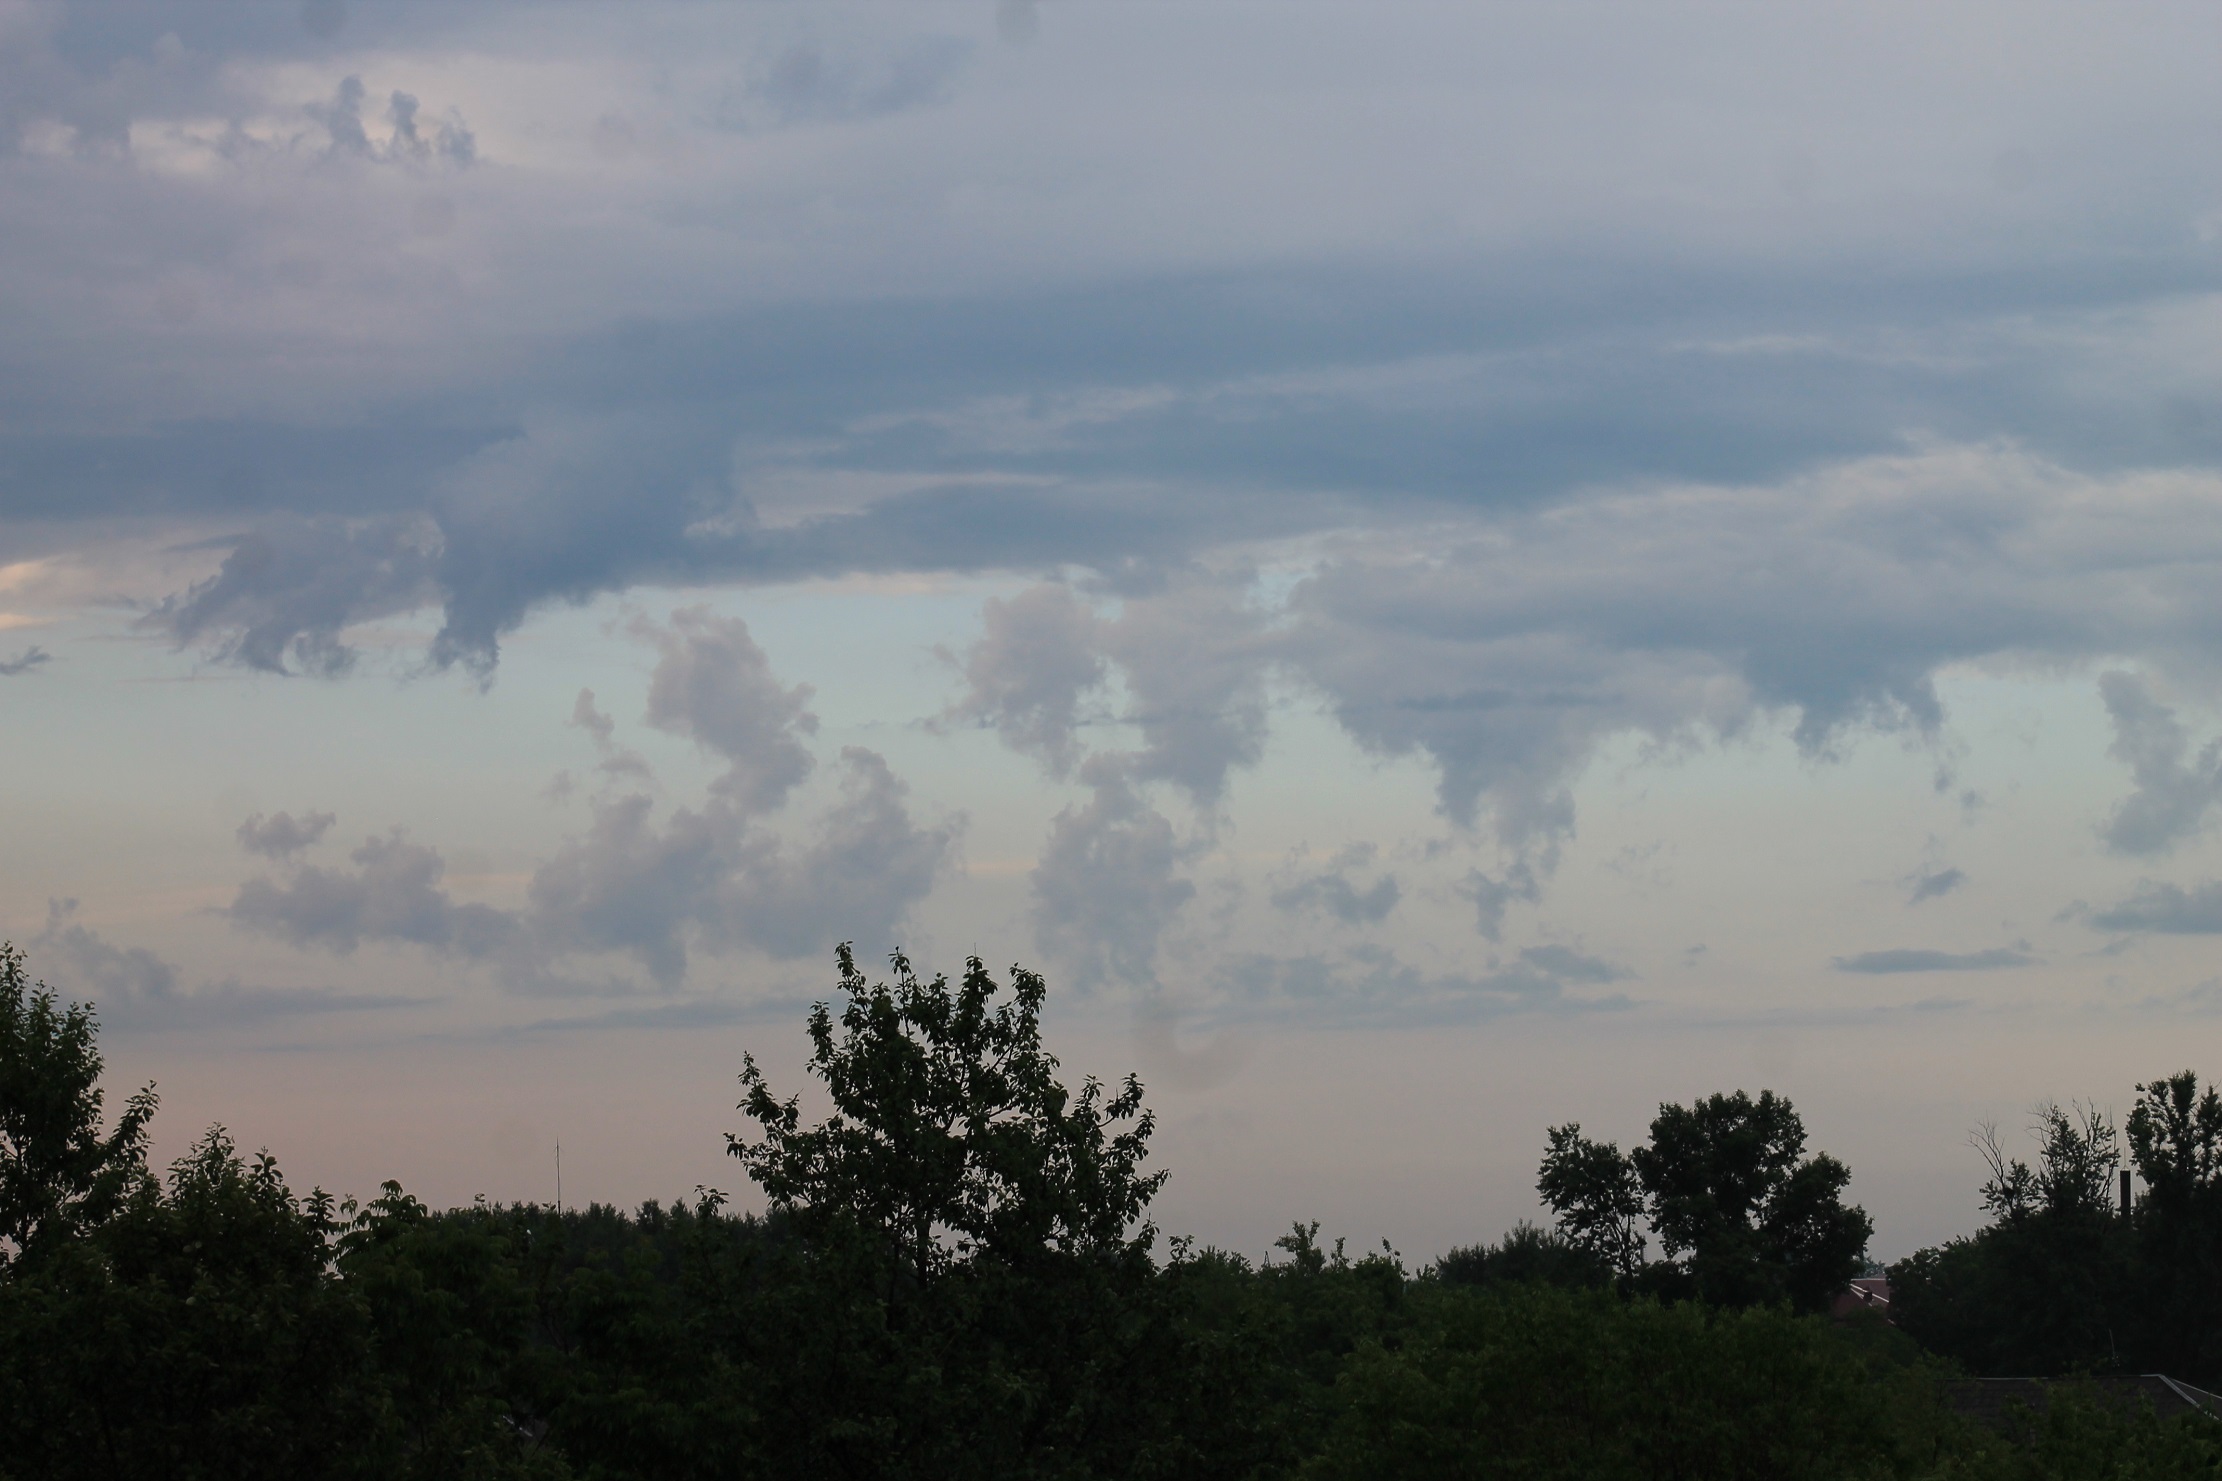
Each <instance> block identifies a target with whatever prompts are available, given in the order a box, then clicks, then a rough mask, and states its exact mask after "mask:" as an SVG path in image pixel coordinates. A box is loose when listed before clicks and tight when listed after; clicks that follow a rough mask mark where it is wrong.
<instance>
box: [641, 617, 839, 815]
mask: <svg viewBox="0 0 2222 1481" xmlns="http://www.w3.org/2000/svg"><path fill="white" fill-rule="evenodd" d="M633 631H634V633H635V634H636V635H638V636H639V637H641V638H643V639H645V640H647V641H648V642H650V643H652V644H654V645H655V646H656V648H657V649H658V650H659V651H660V652H661V653H662V655H663V656H662V658H661V659H660V660H659V661H658V662H657V664H656V670H655V673H654V675H653V676H652V677H651V678H650V680H649V683H648V723H649V724H651V725H654V726H656V727H657V728H658V729H660V730H667V731H670V732H671V733H672V734H674V735H684V736H688V737H691V738H692V739H693V740H694V742H695V743H696V744H697V745H699V746H701V747H702V748H703V749H704V750H707V751H711V752H714V753H716V754H717V755H719V756H721V757H723V758H724V759H725V761H726V763H727V770H726V773H725V775H724V776H722V777H720V778H719V779H718V780H717V781H716V782H715V783H713V784H712V790H714V791H716V792H718V793H720V794H722V795H724V796H729V797H731V798H732V799H733V801H734V802H735V804H736V805H738V806H739V807H740V808H741V809H742V810H743V811H744V812H751V813H754V812H768V811H771V810H773V809H776V808H777V807H778V806H779V805H780V803H782V802H784V801H785V800H786V797H787V794H788V793H789V792H790V791H792V790H793V789H794V788H795V786H796V785H797V784H799V783H800V782H801V781H802V780H803V779H804V778H805V777H807V776H809V775H810V769H811V766H812V764H813V762H812V760H811V756H810V751H809V748H808V747H806V746H805V745H804V744H803V743H802V741H801V740H800V739H798V737H799V736H804V735H812V734H815V733H816V731H817V729H818V717H817V716H816V715H813V714H812V713H810V709H809V704H810V694H811V689H810V686H809V685H807V684H797V685H795V686H794V687H793V688H792V689H787V688H782V687H781V686H780V683H779V681H778V680H777V679H775V678H774V677H773V676H772V669H771V660H770V659H769V658H766V657H765V656H764V650H763V649H761V648H759V647H757V646H756V642H755V640H754V639H753V638H751V637H750V636H749V632H748V624H747V623H745V622H743V621H741V620H740V619H739V618H737V617H719V616H716V615H715V614H713V613H712V612H711V611H710V609H709V608H707V607H685V608H681V609H680V610H679V611H676V612H674V613H672V614H671V622H670V625H669V626H662V627H660V626H658V625H656V624H655V623H652V622H649V621H646V620H645V619H643V620H641V621H638V622H635V623H634V625H633Z"/></svg>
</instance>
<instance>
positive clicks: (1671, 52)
mask: <svg viewBox="0 0 2222 1481" xmlns="http://www.w3.org/2000/svg"><path fill="white" fill-rule="evenodd" d="M2218 54H2222V13H2218V12H2217V11H2216V10H2215V9H2214V8H2213V7H2212V6H2208V5H2203V4H2202V5H2186V6H2182V7H2161V6H2118V7H2109V8H2106V9H2103V10H2102V9H2098V8H2093V7H2087V6H2074V7H2057V8H2055V7H2048V6H2044V5H2039V4H2034V3H2029V0H2016V3H2013V4H1999V5H1973V4H1970V5H1957V6H1953V5H1943V6H1940V5H1937V4H1934V3H1924V4H1920V5H1907V6H1903V7H1894V6H1890V5H1885V4H1877V3H1862V4H1859V5H1856V6H1850V5H1847V6H1843V7H1838V8H1827V7H1821V6H1799V7H1781V6H1751V7H1701V6H1694V5H1679V6H1651V7H1631V6H1603V5H1597V6H1586V5H1569V4H1564V3H1553V4H1548V5H1536V6H1520V5H1515V4H1510V3H1504V4H1493V5H1488V6H1475V5H1468V4H1455V5H1445V6H1440V7H1437V6H1430V5H1427V4H1423V3H1419V0H1400V3H1397V4H1394V5H1380V4H1363V5H1361V4H1340V5H1313V4H1303V3H1296V0H1272V3H1258V4H1238V3H1231V0H1229V3H1221V0H1205V3H1195V0H1183V3H1180V4H1167V5H1154V4H1148V3H1140V0H1118V3H1109V0H1098V3H1090V0H1036V3H1028V0H1003V3H1000V4H998V3H992V0H966V3H952V4H946V5H941V4H930V3H902V4H895V3H885V4H879V5H872V6H860V7H844V6H839V5H832V4H814V5H808V6H805V5H799V4H798V5H784V4H758V5H734V4H723V3H721V4H710V5H700V6H690V5H679V4H668V5H666V4H656V5H627V6H614V5H607V4H599V3H596V4H584V5H571V6H567V5H561V4H546V3H535V4H532V5H529V6H525V5H517V6H505V5H501V4H496V3H474V4H471V5H455V4H451V3H427V4H408V3H391V4H380V3H374V0H309V3H307V4H297V3H292V0H283V3H281V0H268V3H243V4H221V3H215V0H178V3H172V4H152V3H150V4H125V3H121V0H116V3H100V4H75V3H64V0H0V243H4V248H0V717H4V726H5V728H4V731H0V734H4V737H5V747H6V752H5V754H6V761H7V765H6V767H5V768H4V770H0V807H4V810H5V811H4V816H5V818H6V820H7V837H8V847H7V849H6V850H5V852H4V855H0V929H4V931H5V933H6V934H7V935H9V936H10V937H12V938H13V939H14V940H15V941H16V942H17V943H18V944H19V945H21V946H23V947H24V948H25V949H26V950H27V951H28V952H29V953H30V957H31V964H32V968H33V970H34V972H35V973H37V974H38V975H40V976H42V977H44V978H46V979H47V980H49V981H50V982H52V983H54V984H55V985H56V986H57V987H59V988H62V989H64V990H66V991H68V992H70V993H72V994H75V995H78V996H84V997H90V998H92V999H94V1000H96V1001H97V1002H98V1003H99V1005H100V1009H101V1013H102V1018H103V1022H104V1023H105V1024H106V1026H107V1027H106V1035H107V1043H108V1045H109V1049H110V1054H111V1060H112V1063H113V1066H114V1069H115V1075H116V1078H117V1079H118V1080H119V1081H122V1080H130V1081H133V1082H136V1081H138V1080H143V1079H146V1078H150V1077H151V1078H154V1079H156V1080H157V1081H159V1082H160V1084H161V1086H162V1088H163V1091H164V1094H165V1110H164V1112H163V1117H162V1124H163V1125H164V1126H165V1127H166V1131H165V1135H166V1137H167V1138H168V1141H167V1142H165V1143H164V1145H165V1147H177V1146H181V1145H182V1144H183V1142H184V1141H185V1140H186V1139H188V1138H189V1137H190V1136H191V1135H192V1134H193V1133H195V1132H197V1131H198V1129H199V1128H200V1126H202V1125H204V1124H206V1123H207V1122H208V1121H212V1120H219V1119H220V1120H223V1121H225V1122H226V1123H228V1124H229V1125H231V1126H232V1128H233V1129H234V1131H235V1133H236V1134H237V1135H238V1136H239V1138H240V1139H241V1140H242V1141H243V1142H245V1143H246V1144H248V1145H264V1144H267V1145H268V1146H269V1147H270V1148H271V1150H273V1151H274V1152H275V1153H277V1154H278V1156H279V1159H280V1162H281V1164H282V1165H284V1166H285V1167H286V1168H287V1169H288V1170H289V1172H290V1173H292V1175H293V1176H295V1178H296V1179H297V1180H299V1181H301V1182H303V1183H307V1182H311V1181H316V1182H322V1183H324V1184H325V1185H327V1186H330V1187H333V1188H335V1189H337V1190H338V1191H342V1192H353V1193H363V1192H368V1191H372V1190H374V1188H375V1185H376V1183H377V1181H378V1180H379V1179H381V1178H386V1177H395V1178H399V1179H401V1180H402V1181H403V1182H404V1183H406V1184H407V1185H409V1186H410V1187H411V1188H412V1189H413V1190H415V1191H417V1192H419V1193H420V1194H422V1195H424V1196H426V1197H429V1198H431V1199H433V1200H435V1201H449V1200H464V1199H468V1198H469V1197H471V1196H472V1195H474V1194H476V1193H485V1194H487V1195H489V1196H492V1197H497V1198H512V1197H545V1196H548V1195H550V1194H552V1192H553V1171H552V1164H553V1156H552V1154H553V1149H554V1146H555V1144H556V1142H557V1141H558V1140H561V1141H562V1142H563V1144H564V1146H565V1148H566V1152H565V1166H566V1173H565V1178H566V1183H565V1191H566V1195H567V1196H568V1197H573V1198H586V1197H603V1198H610V1199H617V1200H621V1201H631V1200H634V1199H638V1198H642V1197H648V1196H664V1197H669V1196H671V1195H672V1194H674V1193H680V1192H685V1191H688V1190H689V1189H691V1188H692V1187H693V1186H694V1185H695V1184H697V1183H703V1184H709V1185H713V1186H725V1187H728V1188H729V1189H730V1188H732V1186H733V1185H734V1184H735V1183H736V1182H738V1181H739V1179H738V1178H737V1176H736V1170H735V1169H734V1168H733V1166H732V1164H730V1163H729V1162H726V1161H724V1160H723V1159H722V1158H721V1156H720V1152H721V1149H722V1145H723V1143H722V1138H721V1135H720V1134H721V1133H722V1132H723V1131H725V1130H727V1129H732V1128H734V1127H736V1126H737V1124H738V1122H737V1118H736V1116H735V1114H734V1112H733V1110H732V1103H733V1101H734V1100H735V1099H736V1098H737V1094H736V1087H735V1085H734V1083H733V1081H732V1076H733V1074H734V1073H735V1072H736V1071H737V1070H738V1068H739V1063H740V1056H741V1054H742V1052H743V1051H744V1050H752V1051H753V1052H755V1053H756V1055H757V1056H758V1058H759V1059H760V1060H762V1061H764V1062H765V1063H766V1064H767V1065H768V1066H772V1067H774V1074H775V1078H779V1077H784V1081H783V1083H790V1084H791V1083H795V1082H796V1081H797V1079H798V1076H799V1064H800V1056H801V1035H800V1015H801V1012H802V1010H803V1008H804V1007H805V1006H806V1005H807V1003H808V1002H809V1001H810V1000H811V999H812V998H813V997H814V996H816V995H820V994H822V993H824V992H825V991H827V990H828V989H829V987H830V985H831V982H832V970H831V963H832V948H833V946H834V944H835V943H836V942H838V941H841V940H845V939H847V940H854V941H855V942H856V944H857V947H858V950H859V952H860V954H861V955H863V956H865V957H867V958H879V957H883V956H884V955H885V954H886V953H887V952H890V951H893V950H897V949H902V950H907V951H909V952H910V953H911V954H912V955H913V956H914V957H915V958H916V959H917V960H918V961H919V962H920V964H921V965H923V966H926V967H928V968H930V969H942V968H947V969H956V968H959V967H961V964H962V961H963V959H964V958H965V957H966V956H967V955H969V954H971V953H973V952H975V951H977V952H978V953H979V954H980V955H981V956H983V957H984V958H986V959H987V960H988V961H989V962H990V963H991V964H995V965H998V966H1002V965H1005V964H1009V963H1011V962H1014V961H1015V962H1024V963H1027V964H1029V965H1037V966H1039V967H1041V968H1042V969H1043V970H1045V971H1046V972H1047V973H1048V974H1049V976H1050V980H1051V983H1052V989H1053V993H1052V1002H1051V1010H1050V1014H1051V1019H1052V1021H1053V1030H1054V1033H1053V1037H1054V1038H1055V1041H1056V1046H1057V1047H1058V1049H1059V1051H1060V1052H1061V1053H1062V1054H1063V1055H1064V1057H1065V1059H1066V1061H1067V1064H1068V1067H1069V1068H1070V1069H1071V1070H1072V1071H1073V1073H1074V1074H1075V1075H1076V1076H1077V1075H1078V1074H1081V1073H1087V1072H1094V1073H1098V1074H1104V1075H1111V1074H1117V1073H1122V1072H1123V1071H1125V1070H1126V1069H1128V1068H1130V1067H1132V1068H1135V1069H1137V1070H1139V1072H1140V1073H1141V1074H1142V1076H1143V1078H1144V1079H1145V1081H1146V1082H1148V1084H1149V1085H1150V1087H1151V1099H1152V1101H1153V1102H1154V1103H1155V1104H1157V1105H1158V1106H1159V1108H1160V1110H1161V1113H1162V1116H1163V1120H1164V1130H1163V1132H1162V1133H1161V1136H1160V1148H1161V1151H1162V1153H1163V1156H1164V1159H1165V1161H1166V1163H1167V1164H1168V1165H1170V1166H1171V1167H1172V1169H1173V1180H1172V1182H1171V1184H1170V1185H1169V1187H1168V1191H1167V1193H1166V1194H1165V1198H1164V1203H1163V1205H1162V1222H1163V1223H1164V1224H1165V1226H1166V1227H1167V1228H1168V1229H1170V1230H1173V1231H1176V1232H1179V1231H1186V1232H1192V1233H1196V1234H1199V1235H1202V1236H1204V1237H1205V1238H1207V1239H1212V1240H1216V1241H1218V1242H1221V1243H1224V1244H1229V1245H1232V1246H1234V1247H1236V1248H1240V1249H1245V1250H1249V1251H1251V1252H1253V1253H1255V1252H1257V1251H1260V1250H1262V1249H1263V1248H1264V1247H1265V1245H1266V1243H1267V1242H1268V1241H1269V1240H1270V1238H1271V1237H1272V1235H1273V1234H1274V1233H1275V1232H1276V1231H1277V1230H1278V1229H1280V1228H1282V1227H1284V1226H1285V1224H1286V1222H1287V1221H1288V1220H1290V1219H1293V1218H1299V1217H1302V1218H1306V1219H1309V1218H1320V1219H1322V1220H1324V1221H1326V1225H1327V1230H1326V1232H1328V1233H1331V1234H1342V1235H1347V1236H1349V1237H1351V1238H1352V1239H1353V1240H1355V1241H1357V1242H1358V1243H1359V1244H1361V1245H1371V1244H1372V1243H1373V1242H1374V1241H1376V1240H1378V1239H1381V1238H1388V1239H1390V1240H1391V1241H1392V1242H1393V1243H1395V1244H1396V1245H1397V1247H1399V1248H1401V1249H1403V1250H1404V1252H1405V1253H1406V1254H1407V1255H1408V1256H1410V1257H1414V1258H1425V1257H1427V1256H1430V1255H1432V1254H1434V1253H1437V1252H1439V1251H1440V1250H1441V1249H1443V1248H1445V1247H1447V1246H1449V1245H1450V1244H1452V1243H1455V1242H1461V1241H1471V1240H1475V1239H1482V1238H1489V1237H1492V1236H1494V1235H1495V1234H1497V1233H1498V1232H1500V1231H1501V1230H1502V1229H1503V1228H1504V1227H1505V1226H1506V1225H1508V1224H1509V1223H1511V1222H1512V1221H1513V1220H1514V1219H1517V1218H1520V1217H1526V1216H1531V1215H1532V1214H1533V1213H1534V1194H1533V1174H1534V1165H1535V1161H1536V1158H1537V1157H1538V1156H1539V1154H1540V1150H1541V1145H1542V1137H1543V1131H1544V1128H1545V1126H1546V1125H1547V1124H1550V1123H1553V1122H1560V1121H1566V1120H1579V1121H1580V1122H1582V1123H1583V1125H1584V1127H1585V1128H1586V1129H1588V1130H1589V1131H1591V1132H1592V1133H1593V1134H1597V1135H1602V1136H1606V1137H1610V1138H1613V1139H1617V1140H1620V1141H1621V1142H1623V1144H1625V1143H1626V1142H1628V1141H1629V1140H1631V1139H1634V1138H1640V1136H1641V1134H1642V1131H1643V1127H1644V1125H1645V1124H1646V1123H1647V1121H1648V1119H1649V1116H1650V1114H1651V1111H1652V1109H1653V1108H1654V1107H1655V1106H1656V1104H1657V1103H1658V1102H1659V1101H1660V1100H1662V1099H1677V1100H1687V1099H1689V1098H1691V1097H1694V1096H1697V1095H1700V1094H1703V1093H1706V1092H1710V1091H1713V1090H1728V1089H1735V1088H1738V1087H1743V1088H1748V1089H1750V1090H1753V1091H1757V1090H1758V1089H1760V1088H1762V1087H1767V1088H1772V1089H1775V1090H1778V1091H1781V1092H1784V1093H1787V1094H1789V1095H1790V1096H1791V1097H1792V1098H1793V1100H1794V1101H1795V1102H1796V1103H1797V1104H1798V1106H1799V1107H1800V1108H1801V1109H1802V1110H1803V1111H1804V1112H1805V1114H1806V1119H1807V1124H1808V1129H1809V1131H1810V1133H1811V1136H1812V1140H1813V1144H1814V1145H1815V1146H1817V1147H1825V1148H1827V1149H1829V1150H1832V1151H1834V1152H1836V1153H1838V1154H1839V1155H1840V1156H1843V1157H1845V1158H1846V1160H1848V1161H1849V1162H1850V1164H1851V1166H1852V1169H1853V1173H1854V1183H1853V1192H1854V1195H1855V1196H1857V1197H1859V1198H1860V1199H1861V1200H1862V1201H1864V1202H1865V1203H1866V1205H1867V1206H1868V1207H1869V1209H1870V1210H1871V1211H1873V1212H1874V1214H1875V1215H1876V1218H1877V1222H1878V1234H1877V1240H1876V1250H1877V1252H1878V1253H1880V1254H1883V1255H1886V1256H1895V1255H1900V1254H1904V1253H1906V1252H1907V1251H1909V1250H1910V1249H1912V1248H1914V1247H1915V1246H1916V1245H1919V1244H1922V1243H1927V1242H1933V1241H1935V1240H1937V1239H1940V1238H1943V1237H1945V1236H1947V1235H1950V1234H1952V1233H1956V1232H1963V1231H1965V1230H1967V1229H1968V1228H1971V1227H1972V1226H1973V1224H1974V1222H1975V1220H1976V1218H1977V1207H1976V1199H1975V1186H1976V1184H1977V1183H1978V1182H1979V1181H1980V1178H1981V1165H1980V1162H1979V1161H1978V1160H1977V1159H1976V1157H1975V1156H1974V1154H1973V1153H1972V1152H1970V1151H1969V1150H1968V1149H1967V1147H1966V1144H1965V1141H1966V1136H1967V1134H1968V1131H1969V1130H1970V1128H1971V1127H1973V1126H1975V1125H1977V1124H1978V1123H1981V1122H1984V1121H1997V1122H1999V1123H2001V1124H2002V1125H2003V1126H2004V1127H2006V1128H2007V1129H2008V1131H2009V1133H2011V1132H2012V1130H2013V1129H2014V1128H2016V1127H2018V1126H2020V1125H2021V1124H2023V1123H2025V1122H2026V1120H2027V1118H2028V1115H2029V1112H2030V1109H2031V1107H2032V1106H2033V1105H2034V1104H2035V1103H2036V1102H2037V1101H2039V1100H2040V1099H2043V1098H2046V1097H2056V1098H2059V1099H2061V1100H2067V1099H2069V1098H2071V1097H2081V1098H2086V1099H2090V1100H2094V1101H2096V1102H2097V1103H2099V1104H2100V1105H2102V1106H2112V1107H2113V1108H2115V1109H2116V1110H2117V1111H2121V1110H2126V1108H2127V1106H2128V1103H2129V1100H2130V1098H2131V1095H2132V1087H2133V1085H2134V1084H2135V1083H2136V1082H2137V1081H2138V1080H2141V1079H2147V1078H2151V1077H2154V1076H2158V1075H2162V1074H2166V1073H2170V1072H2172V1071H2175V1070H2177V1069H2181V1068H2184V1067H2186V1066H2187V1065H2188V1066H2190V1067H2193V1068H2196V1069H2198V1070H2199V1071H2201V1072H2202V1073H2203V1074H2207V1075H2217V1074H2222V1034H2218V1032H2217V1030H2218V1029H2222V975H2218V974H2222V966H2218V964H2217V962H2218V953H2217V949H2216V948H2217V944H2218V940H2222V844H2218V841H2217V826H2218V825H2222V149H2217V148H2216V143H2217V140H2218V139H2222V90H2218V89H2216V88H2215V87H2214V85H2213V63H2214V58H2215V57H2216V56H2217V55H2218ZM119 1089H120V1086H119Z"/></svg>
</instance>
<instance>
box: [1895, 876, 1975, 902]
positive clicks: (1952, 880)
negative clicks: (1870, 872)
mask: <svg viewBox="0 0 2222 1481" xmlns="http://www.w3.org/2000/svg"><path fill="white" fill-rule="evenodd" d="M1901 882H1902V883H1903V884H1904V885H1905V886H1906V903H1907V904H1908V905H1919V904H1920V903H1921V902H1923V901H1924V900H1939V899H1942V898H1943V897H1944V896H1946V895H1949V894H1951V893H1952V892H1953V891H1954V890H1956V889H1959V888H1960V887H1961V886H1962V885H1964V884H1966V883H1967V875H1966V874H1965V873H1963V872H1962V871H1960V870H1958V869H1954V868H1949V867H1947V868H1942V869H1924V870H1920V871H1918V872H1916V873H1914V874H1913V875H1911V876H1909V877H1908V878H1906V879H1905V880H1903V881H1901Z"/></svg>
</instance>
